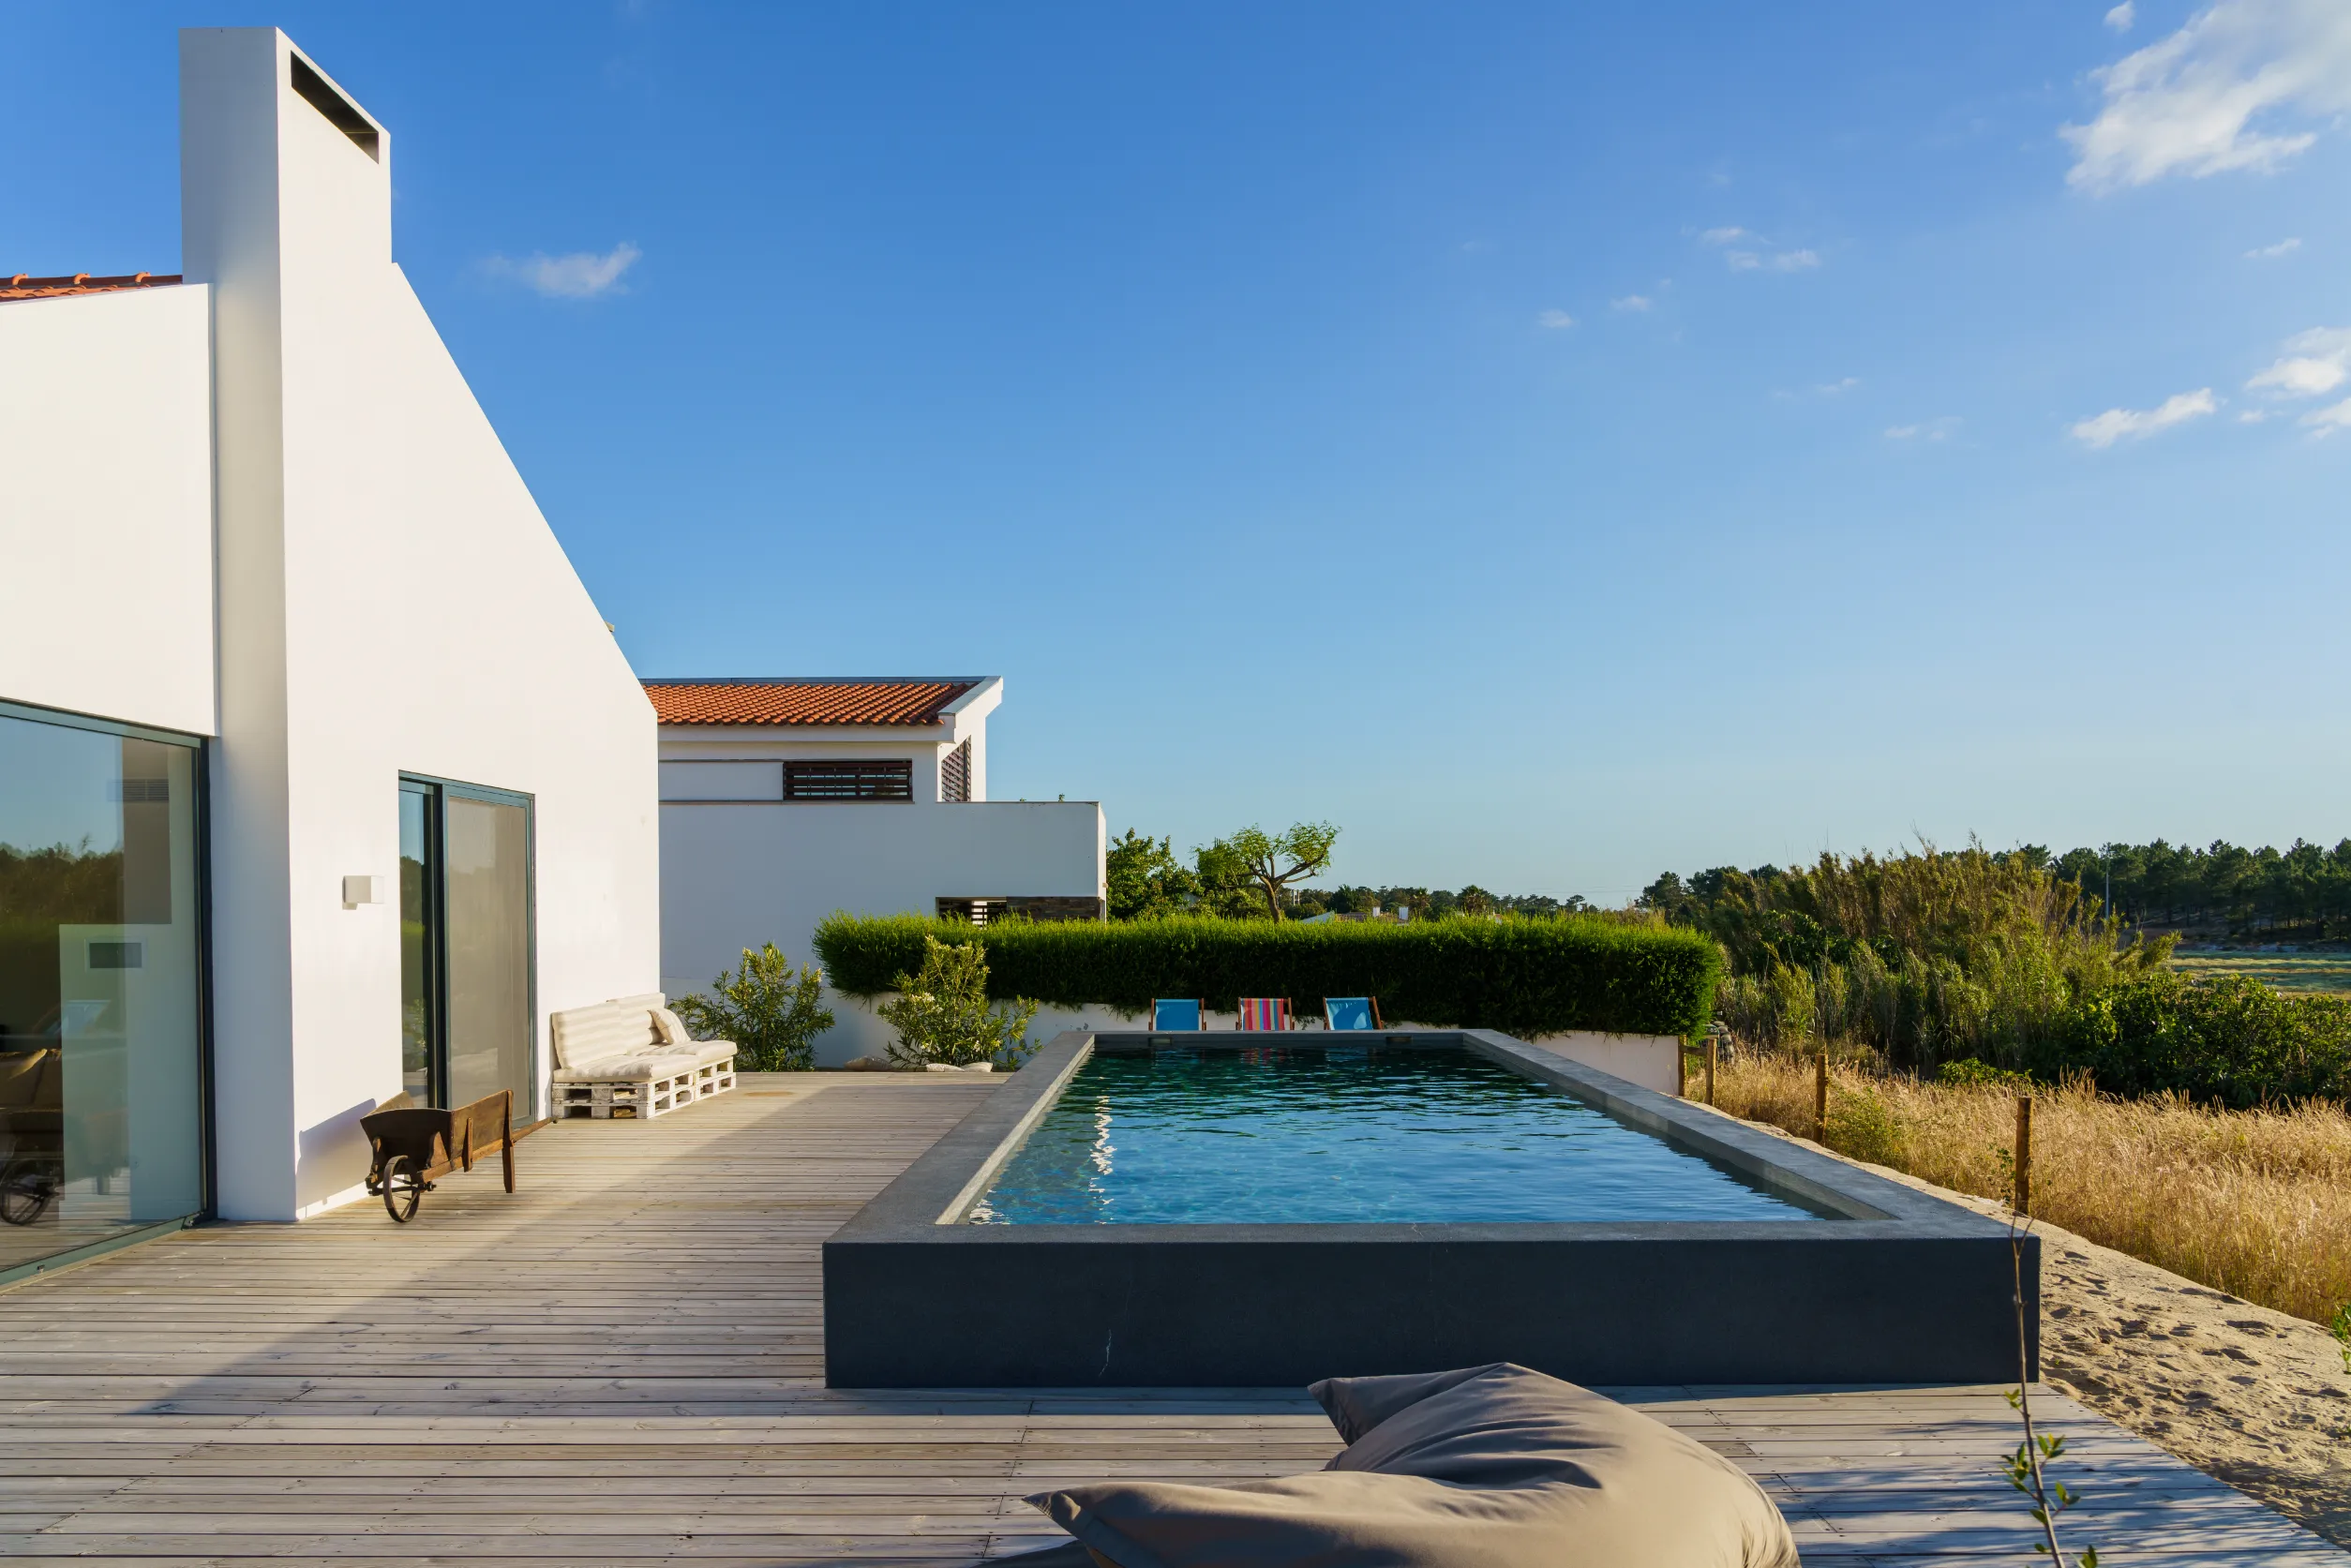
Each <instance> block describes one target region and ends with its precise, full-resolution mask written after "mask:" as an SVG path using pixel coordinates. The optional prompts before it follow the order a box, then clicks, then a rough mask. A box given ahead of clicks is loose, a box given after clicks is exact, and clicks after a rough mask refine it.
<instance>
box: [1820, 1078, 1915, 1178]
mask: <svg viewBox="0 0 2351 1568" xmlns="http://www.w3.org/2000/svg"><path fill="white" fill-rule="evenodd" d="M1825 1130H1826V1132H1827V1133H1828V1138H1827V1142H1828V1145H1829V1147H1830V1148H1832V1149H1834V1150H1835V1151H1836V1152H1837V1153H1838V1154H1841V1155H1845V1156H1847V1157H1850V1158H1853V1159H1862V1160H1867V1161H1868V1162H1869V1163H1870V1164H1872V1165H1899V1164H1900V1163H1901V1160H1902V1124H1901V1121H1900V1120H1899V1119H1898V1118H1897V1117H1896V1116H1895V1115H1894V1107H1892V1106H1891V1105H1888V1104H1887V1103H1886V1102H1885V1100H1884V1099H1883V1098H1880V1097H1879V1094H1878V1093H1877V1092H1876V1091H1875V1090H1873V1089H1870V1088H1868V1087H1867V1086H1865V1085H1864V1086H1861V1087H1857V1088H1850V1089H1848V1088H1845V1087H1842V1086H1840V1087H1838V1089H1837V1090H1836V1092H1835V1093H1834V1095H1832V1096H1830V1098H1829V1125H1828V1127H1826V1129H1825Z"/></svg>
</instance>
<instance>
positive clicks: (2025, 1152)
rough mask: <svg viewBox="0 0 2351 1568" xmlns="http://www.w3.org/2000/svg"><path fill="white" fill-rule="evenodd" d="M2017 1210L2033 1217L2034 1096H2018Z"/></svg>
mask: <svg viewBox="0 0 2351 1568" xmlns="http://www.w3.org/2000/svg"><path fill="white" fill-rule="evenodd" d="M2015 1166H2016V1212H2017V1213H2018V1214H2020V1215H2023V1216H2024V1217H2027V1218H2030V1217H2032V1097H2031V1096H2030V1095H2018V1096H2017V1097H2016V1158H2015Z"/></svg>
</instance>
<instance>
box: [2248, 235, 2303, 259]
mask: <svg viewBox="0 0 2351 1568" xmlns="http://www.w3.org/2000/svg"><path fill="white" fill-rule="evenodd" d="M2301 248H2302V242H2301V241H2300V240H2299V239H2289V240H2280V241H2279V242H2278V243H2277V244H2275V245H2265V246H2255V247H2254V249H2252V250H2248V251H2246V252H2245V260H2246V261H2276V260H2277V259H2278V258H2279V257H2281V256H2290V255H2292V254H2293V253H2294V252H2295V251H2298V250H2299V249H2301Z"/></svg>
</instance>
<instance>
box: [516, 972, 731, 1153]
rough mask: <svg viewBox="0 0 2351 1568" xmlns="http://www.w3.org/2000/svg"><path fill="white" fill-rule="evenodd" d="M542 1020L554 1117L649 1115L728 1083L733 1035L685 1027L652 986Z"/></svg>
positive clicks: (672, 1108) (719, 1090)
mask: <svg viewBox="0 0 2351 1568" xmlns="http://www.w3.org/2000/svg"><path fill="white" fill-rule="evenodd" d="M549 1023H551V1025H552V1028H551V1030H550V1033H551V1034H552V1035H553V1036H554V1039H555V1073H554V1077H553V1081H552V1083H550V1085H549V1088H550V1091H551V1093H550V1098H551V1100H552V1103H553V1110H552V1112H551V1113H550V1114H551V1115H552V1116H553V1117H554V1119H555V1120H558V1121H563V1120H568V1119H571V1118H574V1117H581V1116H588V1117H612V1116H621V1117H635V1118H636V1119H637V1120H640V1121H651V1119H652V1118H653V1117H655V1116H662V1115H666V1114H667V1113H670V1112H672V1111H678V1110H682V1109H683V1108H684V1107H686V1106H689V1105H692V1104H693V1103H694V1102H695V1101H696V1100H698V1099H708V1098H711V1096H712V1095H722V1094H725V1093H726V1091H727V1090H729V1089H731V1088H733V1087H734V1086H735V1044H734V1042H733V1041H732V1040H697V1039H696V1038H694V1037H693V1036H691V1035H689V1034H687V1033H686V1029H685V1025H684V1024H682V1023H679V1022H678V1015H677V1014H676V1013H673V1012H671V1011H670V1010H669V1008H668V998H667V997H666V996H664V995H662V994H661V993H659V992H653V993H650V994H648V995H644V996H616V997H614V998H613V999H612V1000H611V1001H609V1002H599V1003H597V1004H596V1005H595V1006H594V1007H592V1008H572V1009H571V1010H570V1011H568V1012H559V1013H557V1014H555V1015H554V1016H553V1017H552V1018H551V1019H550V1020H549Z"/></svg>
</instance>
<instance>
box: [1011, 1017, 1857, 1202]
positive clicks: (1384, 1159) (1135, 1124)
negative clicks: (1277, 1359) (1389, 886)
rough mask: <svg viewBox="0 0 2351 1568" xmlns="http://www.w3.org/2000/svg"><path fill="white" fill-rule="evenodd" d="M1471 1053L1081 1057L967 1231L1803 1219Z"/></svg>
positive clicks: (1363, 1050)
mask: <svg viewBox="0 0 2351 1568" xmlns="http://www.w3.org/2000/svg"><path fill="white" fill-rule="evenodd" d="M967 1218H968V1219H969V1221H970V1222H971V1223H974V1224H981V1225H1070V1224H1079V1225H1083V1224H1127V1225H1186V1224H1190V1225H1206V1224H1306V1223H1318V1224H1332V1223H1340V1224H1344V1223H1350V1222H1369V1221H1385V1222H1390V1223H1399V1222H1407V1221H1409V1222H1415V1223H1423V1224H1437V1223H1448V1222H1449V1223H1460V1222H1466V1221H1475V1220H1611V1219H1612V1220H1642V1219H1738V1220H1758V1219H1815V1218H1819V1216H1818V1215H1816V1214H1814V1213H1813V1212H1811V1211H1810V1210H1808V1209H1804V1208H1801V1207H1798V1206H1797V1205H1796V1204H1794V1203H1791V1202H1787V1201H1786V1200H1783V1199H1779V1198H1775V1197H1773V1196H1771V1195H1770V1194H1768V1193H1765V1192H1763V1191H1761V1190H1760V1189H1758V1188H1756V1187H1749V1186H1747V1185H1746V1184H1745V1183H1744V1182H1742V1181H1741V1180H1740V1179H1739V1178H1738V1177H1736V1176H1734V1175H1732V1174H1731V1173H1730V1172H1727V1171H1724V1170H1722V1169H1720V1168H1718V1167H1716V1166H1714V1165H1711V1164H1709V1163H1707V1162H1706V1161H1705V1160H1703V1159H1700V1158H1698V1157H1695V1156H1693V1155H1687V1154H1684V1153H1682V1152H1681V1151H1680V1150H1678V1149H1675V1148H1673V1147H1671V1146H1670V1145H1669V1144H1667V1143H1665V1142H1661V1141H1659V1140H1657V1139H1655V1138H1652V1137H1650V1136H1648V1135H1647V1134H1646V1133H1641V1132H1637V1131H1635V1130H1634V1129H1633V1128H1631V1127H1626V1126H1625V1125H1624V1124H1623V1123H1621V1122H1618V1121H1615V1120H1613V1119H1612V1118H1610V1117H1609V1116H1607V1115H1605V1114H1603V1113H1600V1112H1598V1111H1595V1110H1594V1109H1593V1108H1591V1107H1590V1106H1588V1105H1585V1104H1583V1103H1582V1102H1581V1101H1580V1100H1577V1099H1574V1098H1570V1097H1568V1096H1566V1095H1564V1094H1561V1093H1559V1092H1558V1091H1557V1090H1554V1089H1550V1088H1548V1087H1546V1086H1544V1085H1543V1084H1540V1083H1535V1082H1534V1081H1533V1080H1531V1079H1527V1078H1524V1077H1521V1076H1520V1075H1519V1074H1518V1073H1515V1072H1512V1071H1511V1070H1510V1069H1508V1068H1505V1067H1501V1066H1499V1065H1497V1064H1496V1063H1493V1062H1490V1061H1489V1060H1487V1059H1486V1058H1485V1057H1482V1056H1478V1055H1475V1054H1473V1053H1470V1052H1467V1051H1462V1050H1456V1049H1425V1048H1423V1049H1415V1048H1411V1047H1402V1048H1394V1047H1391V1048H1379V1047H1371V1046H1351V1047H1330V1048H1325V1049H1319V1050H1318V1049H1312V1048H1307V1049H1295V1048H1290V1047H1280V1048H1269V1049H1250V1050H1242V1051H1156V1052H1116V1053H1109V1052H1098V1053H1096V1054H1095V1055H1094V1056H1093V1057H1091V1058H1090V1059H1089V1060H1087V1062H1086V1065H1085V1066H1084V1067H1082V1068H1079V1069H1078V1071H1077V1075H1076V1076H1075V1077H1073V1078H1072V1079H1071V1081H1070V1083H1069V1084H1068V1086H1067V1087H1066V1088H1064V1089H1063V1090H1062V1093H1061V1096H1060V1098H1058V1099H1057V1100H1056V1101H1055V1103H1054V1105H1053V1107H1052V1109H1050V1110H1049V1111H1047V1112H1046V1113H1045V1115H1044V1117H1043V1119H1042V1120H1041V1121H1040V1122H1039V1123H1038V1125H1037V1127H1036V1128H1035V1129H1034V1130H1033V1131H1031V1132H1030V1134H1029V1136H1028V1140H1027V1142H1025V1143H1024V1144H1022V1146H1021V1147H1020V1148H1019V1150H1017V1151H1016V1152H1015V1153H1014V1154H1013V1156H1012V1157H1011V1159H1010V1160H1009V1161H1007V1162H1006V1164H1005V1166H1004V1169H1003V1170H1002V1171H1001V1172H998V1173H997V1176H996V1184H995V1185H994V1186H993V1187H990V1188H989V1189H988V1191H987V1192H986V1194H985V1195H984V1196H982V1197H981V1200H980V1202H978V1203H977V1204H975V1205H974V1206H973V1208H972V1210H971V1213H970V1214H969V1216H968V1217H967Z"/></svg>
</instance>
